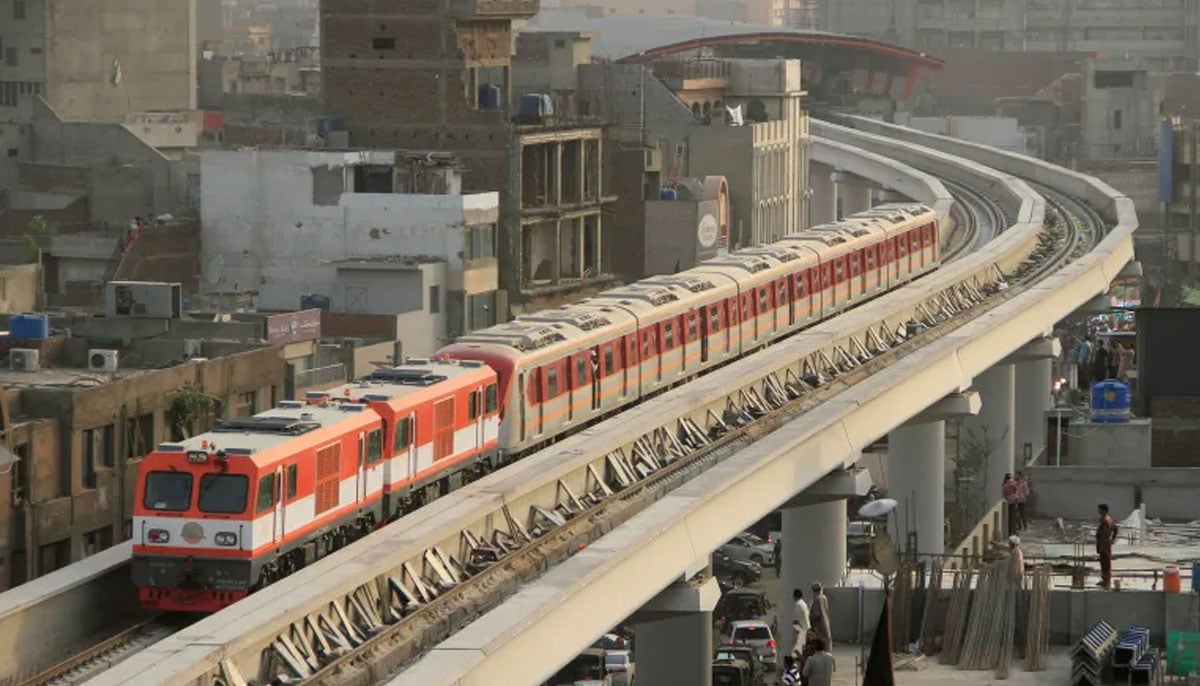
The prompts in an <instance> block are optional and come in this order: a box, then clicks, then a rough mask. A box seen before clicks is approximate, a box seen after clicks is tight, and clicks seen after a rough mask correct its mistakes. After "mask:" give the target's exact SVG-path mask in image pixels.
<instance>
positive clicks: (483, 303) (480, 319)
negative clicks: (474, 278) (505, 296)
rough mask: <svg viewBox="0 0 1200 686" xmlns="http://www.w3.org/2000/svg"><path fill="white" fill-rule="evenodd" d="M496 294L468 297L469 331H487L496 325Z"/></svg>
mask: <svg viewBox="0 0 1200 686" xmlns="http://www.w3.org/2000/svg"><path fill="white" fill-rule="evenodd" d="M495 312H496V292H495V291H488V292H487V293H479V294H476V295H468V296H467V330H468V331H477V330H479V329H486V328H487V327H489V326H492V325H494V324H495V323H496V314H495Z"/></svg>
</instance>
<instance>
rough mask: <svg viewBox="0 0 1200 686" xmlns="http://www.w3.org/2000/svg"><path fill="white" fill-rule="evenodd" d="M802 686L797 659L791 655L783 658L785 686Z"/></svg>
mask: <svg viewBox="0 0 1200 686" xmlns="http://www.w3.org/2000/svg"><path fill="white" fill-rule="evenodd" d="M799 685H800V668H799V667H797V666H796V658H794V657H792V656H791V655H784V656H783V686H799Z"/></svg>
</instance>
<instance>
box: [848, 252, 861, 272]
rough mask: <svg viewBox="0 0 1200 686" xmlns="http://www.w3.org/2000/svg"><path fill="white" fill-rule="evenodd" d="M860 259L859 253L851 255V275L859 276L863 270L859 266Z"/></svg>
mask: <svg viewBox="0 0 1200 686" xmlns="http://www.w3.org/2000/svg"><path fill="white" fill-rule="evenodd" d="M858 259H859V254H858V253H854V254H853V255H851V256H850V275H851V276H858V273H859V271H861V270H860V269H859V268H858Z"/></svg>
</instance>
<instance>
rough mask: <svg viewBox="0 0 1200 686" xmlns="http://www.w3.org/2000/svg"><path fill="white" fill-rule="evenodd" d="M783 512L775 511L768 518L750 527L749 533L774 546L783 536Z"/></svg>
mask: <svg viewBox="0 0 1200 686" xmlns="http://www.w3.org/2000/svg"><path fill="white" fill-rule="evenodd" d="M782 531H783V511H782V510H775V511H774V512H772V513H770V514H768V515H767V516H766V517H763V518H762V519H760V520H758V521H757V522H755V523H754V525H753V526H751V527H750V529H749V532H750V533H752V534H754V535H755V536H758V537H759V538H761V539H763V540H765V541H766V542H768V543H770V544H772V545H774V544H775V541H776V540H778V539H779V538H780V537H781V536H782Z"/></svg>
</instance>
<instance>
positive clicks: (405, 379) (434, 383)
mask: <svg viewBox="0 0 1200 686" xmlns="http://www.w3.org/2000/svg"><path fill="white" fill-rule="evenodd" d="M492 376H493V372H492V370H491V369H489V368H488V366H487V365H485V364H484V363H482V362H477V361H475V360H440V359H429V358H422V357H410V358H408V359H407V360H405V361H404V364H402V365H398V366H395V367H384V368H381V369H376V370H375V371H373V372H371V373H370V374H368V375H367V376H365V377H363V378H361V379H359V380H358V381H353V382H351V383H347V384H342V385H341V386H335V387H333V388H329V389H326V390H323V391H310V392H309V393H307V394H306V395H305V400H306V401H307V402H308V405H309V406H310V407H311V406H314V405H315V406H320V403H322V402H324V401H326V400H330V401H337V400H341V399H342V398H350V399H352V400H354V401H356V402H371V401H376V402H388V403H390V402H392V401H398V400H404V401H405V402H406V404H407V403H409V402H411V401H414V400H417V401H419V400H422V399H423V398H421V396H423V395H442V394H443V392H444V391H447V390H449V389H451V388H457V387H459V386H463V385H466V384H470V383H479V382H482V381H485V380H489V379H491V378H492ZM446 382H450V383H449V385H446ZM435 387H436V388H435ZM431 388H435V390H432V391H431V390H430V389H431Z"/></svg>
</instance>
